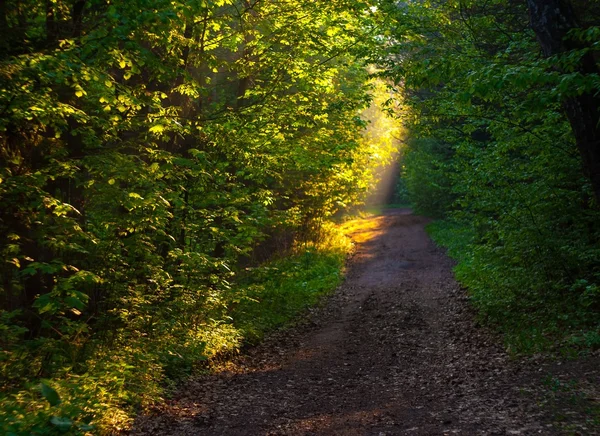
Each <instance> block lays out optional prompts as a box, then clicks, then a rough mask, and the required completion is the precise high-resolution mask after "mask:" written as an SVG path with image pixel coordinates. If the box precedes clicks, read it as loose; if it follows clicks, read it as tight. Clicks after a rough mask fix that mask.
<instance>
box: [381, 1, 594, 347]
mask: <svg viewBox="0 0 600 436" xmlns="http://www.w3.org/2000/svg"><path fill="white" fill-rule="evenodd" d="M540 5H541V6H540ZM389 7H390V8H391V12H390V13H389V15H393V16H394V18H393V21H392V23H390V26H391V29H392V32H393V35H395V36H396V41H395V43H394V45H393V48H392V49H391V50H390V51H391V55H390V56H389V57H388V58H387V65H388V68H387V71H388V72H389V74H390V75H391V77H394V78H396V82H397V84H398V88H399V90H398V92H403V93H404V95H405V104H406V106H407V108H406V110H405V111H404V112H403V113H402V114H401V115H400V116H402V117H403V118H404V119H406V120H410V121H409V122H410V126H411V127H410V128H411V129H412V135H411V137H410V138H409V139H408V141H407V147H406V150H405V160H404V162H403V183H404V187H405V189H406V190H407V191H408V193H409V196H410V198H411V199H412V200H413V201H414V206H415V209H416V210H417V211H418V212H420V213H424V214H427V215H430V216H433V217H437V218H444V219H443V220H441V221H438V222H437V223H435V224H434V225H433V226H432V227H431V231H432V235H433V237H434V239H436V240H437V241H438V242H439V243H441V244H442V245H445V246H448V247H449V248H450V254H451V255H452V256H454V257H455V258H456V259H457V260H458V266H457V268H456V274H457V278H458V279H459V280H460V281H461V282H462V284H464V285H465V286H466V287H467V288H468V289H469V290H470V292H471V297H472V301H473V303H474V304H475V305H476V306H477V307H478V308H479V309H480V311H481V315H482V317H483V318H484V319H485V320H486V321H488V322H489V323H491V324H492V325H496V326H498V327H500V329H501V330H502V331H503V332H504V333H505V335H506V338H507V343H508V346H509V347H510V348H511V349H513V350H515V351H528V352H535V351H539V350H541V349H548V348H553V347H554V348H556V347H558V348H562V349H563V350H564V349H565V348H570V349H571V351H572V352H574V350H576V349H579V348H588V347H598V346H600V324H599V322H600V312H599V311H600V287H599V286H600V210H599V207H598V202H599V199H600V196H599V190H598V189H599V187H600V185H599V183H598V175H599V174H600V172H598V166H597V165H598V158H599V157H600V154H599V153H600V111H599V109H600V98H599V97H598V93H599V92H600V75H599V74H598V72H599V70H598V66H597V59H598V57H597V55H598V52H597V49H598V47H599V44H600V40H599V39H598V38H599V36H600V28H599V27H598V24H600V7H599V5H598V4H597V3H595V2H587V1H574V2H573V3H572V4H570V3H569V2H565V1H553V2H536V1H529V2H520V1H485V2H475V1H473V2H469V1H455V2H443V4H442V3H441V2H440V4H437V5H436V6H435V7H430V6H429V5H427V4H423V3H414V4H413V3H408V4H406V5H405V6H403V7H402V8H400V11H401V12H399V10H398V7H397V5H395V4H390V6H389ZM542 14H546V15H544V16H542ZM544 26H545V27H544Z"/></svg>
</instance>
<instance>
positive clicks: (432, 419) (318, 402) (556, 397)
mask: <svg viewBox="0 0 600 436" xmlns="http://www.w3.org/2000/svg"><path fill="white" fill-rule="evenodd" d="M365 223H366V225H365V226H363V227H362V228H359V229H358V230H355V231H354V233H353V234H352V237H353V238H354V239H355V241H356V251H355V254H354V255H353V257H352V259H351V261H350V263H349V267H348V272H347V278H346V281H345V283H344V284H343V285H342V286H341V287H340V288H339V289H338V290H337V291H336V292H335V294H334V295H332V296H331V297H330V298H328V299H327V301H326V302H325V303H324V305H323V306H322V307H320V308H317V309H312V310H311V311H310V313H309V314H308V315H307V316H306V318H305V319H304V321H303V322H301V323H299V325H296V326H295V327H293V328H290V329H287V330H285V331H280V332H276V333H275V334H273V335H272V336H270V337H269V338H267V339H266V340H265V341H264V342H263V343H262V344H261V345H260V346H258V347H255V348H252V349H250V350H247V351H246V352H245V353H244V354H243V355H241V356H239V357H237V358H236V359H234V361H233V362H230V363H229V364H227V365H223V367H222V368H221V369H220V370H219V371H217V372H215V373H213V374H210V375H202V376H198V377H196V378H195V379H192V380H191V381H189V382H188V383H187V384H186V385H184V386H183V387H182V388H181V389H180V390H179V391H178V392H177V393H176V395H175V396H174V397H173V398H172V399H171V400H169V401H168V402H167V403H165V404H161V405H159V406H157V407H156V408H155V409H153V410H152V411H151V412H150V413H149V414H148V415H145V416H141V417H139V418H138V419H137V421H136V424H135V426H134V429H133V430H132V431H131V434H132V435H147V434H164V435H211V436H214V435H253V436H254V435H256V436H258V435H264V436H267V435H271V436H274V435H375V436H385V435H415V436H416V435H453V434H461V435H530V434H543V435H557V434H573V435H577V434H580V435H599V434H600V424H599V422H598V415H597V414H596V415H595V416H596V418H595V420H594V417H593V414H590V411H592V410H595V411H596V413H597V411H598V410H599V409H600V383H599V381H600V365H599V363H600V356H598V353H595V354H594V353H590V354H589V355H588V356H587V357H580V358H578V359H577V360H570V361H567V360H564V361H562V360H560V359H556V358H554V359H549V358H544V357H540V356H533V357H527V358H519V359H516V358H511V357H510V356H509V355H508V354H507V353H506V352H505V350H504V348H503V346H502V343H501V340H500V339H499V338H498V337H496V336H494V335H493V334H492V333H491V332H490V331H489V330H487V329H486V328H485V327H483V326H480V325H479V324H478V323H477V321H476V318H475V315H474V313H473V310H472V309H471V306H470V305H469V302H468V297H467V296H466V295H465V293H464V291H463V290H462V289H461V288H460V286H459V285H458V284H457V283H456V281H455V280H454V278H453V275H452V267H453V263H452V261H451V260H450V259H449V258H448V257H447V256H446V255H445V254H444V252H443V250H441V249H439V248H437V247H436V246H435V245H434V244H433V243H432V242H431V240H430V239H429V237H428V236H427V234H426V233H425V230H424V225H425V224H426V223H427V219H425V218H422V217H418V216H414V215H412V214H411V213H410V210H394V211H389V212H387V213H386V214H384V215H383V216H380V217H375V218H371V219H370V220H368V221H365Z"/></svg>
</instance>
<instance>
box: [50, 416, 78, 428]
mask: <svg viewBox="0 0 600 436" xmlns="http://www.w3.org/2000/svg"><path fill="white" fill-rule="evenodd" d="M50 422H51V423H52V425H54V426H56V427H58V428H59V430H60V431H67V430H69V429H70V428H71V427H72V426H73V421H71V420H70V419H69V418H61V417H60V416H53V417H52V418H50Z"/></svg>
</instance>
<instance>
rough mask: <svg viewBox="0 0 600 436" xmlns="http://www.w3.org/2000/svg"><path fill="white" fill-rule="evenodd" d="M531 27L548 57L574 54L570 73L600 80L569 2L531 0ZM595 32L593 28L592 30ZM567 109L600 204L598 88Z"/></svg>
mask: <svg viewBox="0 0 600 436" xmlns="http://www.w3.org/2000/svg"><path fill="white" fill-rule="evenodd" d="M527 5H528V7H529V14H530V19H531V27H532V28H533V30H534V31H535V33H536V35H537V38H538V41H539V42H540V45H541V47H542V51H543V52H544V55H546V56H548V57H555V58H556V59H558V58H560V56H561V55H565V54H567V55H571V54H573V55H574V60H573V61H571V62H569V64H568V72H569V73H571V74H578V75H581V76H583V77H584V78H585V77H595V78H598V77H599V73H600V70H599V69H598V65H597V63H596V60H595V58H594V54H593V53H594V49H593V48H592V46H591V44H590V43H589V40H588V38H586V37H585V36H584V34H582V33H577V32H575V31H576V30H582V29H581V25H580V24H579V20H578V19H577V17H576V15H575V10H574V8H573V6H572V4H571V2H570V1H569V0H551V1H540V0H527ZM592 30H593V29H592ZM563 106H564V108H565V112H566V114H567V116H568V118H569V123H570V124H571V128H572V129H573V134H574V136H575V140H576V142H577V147H578V149H579V152H580V154H581V157H582V159H583V164H584V168H585V172H586V174H587V176H588V177H589V178H590V180H591V182H592V186H593V190H594V194H595V196H596V202H597V203H599V204H600V95H599V94H598V92H597V90H595V89H584V90H581V91H580V92H577V93H575V94H574V95H566V96H565V97H564V98H563Z"/></svg>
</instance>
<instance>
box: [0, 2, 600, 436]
mask: <svg viewBox="0 0 600 436" xmlns="http://www.w3.org/2000/svg"><path fill="white" fill-rule="evenodd" d="M599 24H600V8H599V7H598V6H597V5H596V4H595V2H591V1H586V0H574V1H572V2H569V1H566V0H551V1H546V2H543V1H538V0H528V1H516V0H487V1H479V0H449V1H430V0H423V1H404V2H401V1H392V0H370V1H361V0H327V1H325V0H195V1H179V0H168V1H167V0H128V1H114V0H45V1H42V2H40V1H36V0H4V1H1V2H0V114H1V116H0V162H1V165H0V255H1V257H2V262H1V264H0V271H1V274H2V281H1V282H0V333H1V336H0V378H1V380H2V381H1V383H2V391H1V393H0V428H2V431H3V432H4V433H6V434H64V433H72V434H86V433H89V432H92V433H102V432H110V431H114V430H118V429H122V428H126V427H127V426H128V425H129V423H130V422H131V417H132V416H133V414H134V413H135V411H136V410H138V408H139V407H144V406H147V405H149V404H151V403H152V402H154V401H157V400H159V399H160V395H162V394H164V393H165V392H166V391H168V389H169V388H170V387H171V386H172V384H173V383H176V380H178V379H180V378H181V377H185V376H186V375H189V374H190V373H191V372H192V371H193V370H194V369H198V368H200V367H202V365H203V362H204V361H206V360H210V359H213V358H215V356H223V355H227V354H228V353H229V354H231V353H234V352H236V351H237V350H239V349H240V348H241V347H242V346H243V345H245V344H248V343H253V342H254V341H257V340H259V339H260V338H261V336H262V335H263V334H265V332H267V331H269V330H271V329H273V328H275V327H278V326H281V325H282V324H283V323H285V322H286V321H288V320H290V319H291V318H292V317H293V316H294V315H295V314H297V313H298V312H300V311H301V310H303V309H304V308H306V307H307V306H308V305H310V304H315V303H316V302H317V301H318V300H319V298H320V296H322V295H323V294H326V293H327V292H331V291H332V290H333V289H334V288H335V287H336V285H337V284H338V283H339V281H340V280H341V278H342V270H343V264H344V259H345V255H346V254H347V252H348V250H349V243H348V241H347V240H346V239H345V238H344V237H343V236H342V235H340V234H339V233H338V232H337V231H336V230H335V226H333V225H332V222H334V221H335V220H336V219H338V220H339V218H340V217H341V216H342V215H343V214H344V213H346V212H347V211H348V210H352V208H353V207H354V206H355V205H357V204H361V203H362V202H363V201H364V199H365V195H366V194H367V193H368V192H369V190H370V189H372V187H373V186H374V183H375V181H376V179H377V174H378V168H379V167H381V166H382V165H385V164H389V162H390V160H391V159H392V157H393V155H394V151H395V144H396V142H395V141H398V140H403V141H404V151H403V161H402V170H401V173H402V174H401V180H400V184H401V185H402V186H403V187H404V188H405V190H406V191H407V192H408V195H409V198H410V200H411V202H412V203H413V205H414V208H415V211H416V212H418V213H422V214H426V215H430V216H433V217H435V218H437V219H438V221H436V222H435V223H434V224H433V225H432V226H431V229H430V230H431V232H432V235H433V236H434V239H435V240H436V241H437V242H439V243H440V244H442V245H445V246H448V247H449V252H450V254H451V255H452V256H454V257H455V258H456V259H457V261H458V265H457V267H456V275H457V278H458V279H459V280H460V281H461V283H462V284H463V285H465V287H466V288H467V289H468V291H469V293H470V296H471V300H472V302H473V303H474V304H475V305H476V306H477V307H478V309H479V311H480V315H481V318H482V319H483V320H486V321H487V322H488V324H491V325H493V326H495V327H497V328H498V329H499V330H500V331H501V332H503V333H504V334H505V337H506V338H507V344H508V346H509V348H510V349H511V350H514V351H517V352H524V351H525V352H535V351H539V350H543V349H546V350H547V349H548V348H552V347H555V348H557V349H559V348H560V349H561V350H564V349H566V350H569V351H568V352H572V353H578V352H581V351H582V350H586V349H590V348H597V347H598V346H599V345H600V326H599V323H598V321H599V319H600V314H599V312H600V265H599V259H600V227H599V226H600V211H599V197H600V195H599V193H600V179H599V177H600V103H599V95H600V94H599V93H600V75H599V73H598V65H597V63H598V47H599V44H600V27H599ZM369 107H370V108H369ZM374 108H375V110H374ZM382 111H383V112H382ZM384 112H385V113H388V114H389V115H390V117H391V118H390V119H387V120H383V119H381V118H379V119H375V118H376V117H380V116H381V114H382V113H384ZM374 114H375V115H374ZM400 122H402V123H403V124H404V126H405V127H406V129H407V131H408V134H407V135H404V134H401V133H402V132H401V130H402V129H401V128H400V127H399V123H400Z"/></svg>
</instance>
